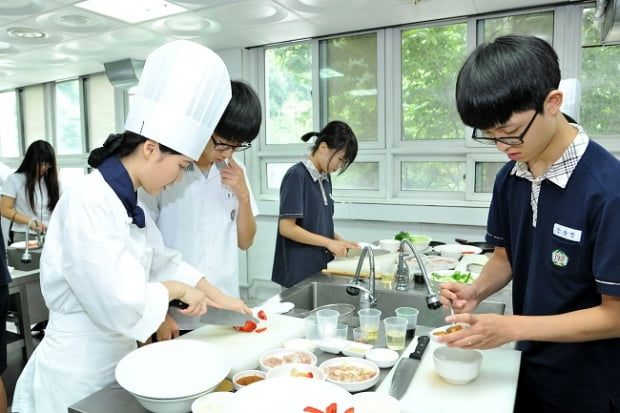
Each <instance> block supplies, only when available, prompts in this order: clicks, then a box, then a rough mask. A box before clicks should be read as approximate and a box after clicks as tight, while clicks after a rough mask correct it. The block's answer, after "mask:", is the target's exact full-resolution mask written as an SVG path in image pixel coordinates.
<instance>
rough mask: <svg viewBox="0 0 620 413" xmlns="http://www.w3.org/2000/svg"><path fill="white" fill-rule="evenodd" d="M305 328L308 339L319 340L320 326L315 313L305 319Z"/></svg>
mask: <svg viewBox="0 0 620 413" xmlns="http://www.w3.org/2000/svg"><path fill="white" fill-rule="evenodd" d="M304 329H305V334H306V338H307V339H308V340H318V339H320V337H319V326H318V321H317V319H316V316H315V315H311V316H308V317H306V318H305V319H304Z"/></svg>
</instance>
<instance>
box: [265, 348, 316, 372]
mask: <svg viewBox="0 0 620 413" xmlns="http://www.w3.org/2000/svg"><path fill="white" fill-rule="evenodd" d="M316 362H317V358H316V356H315V355H314V353H311V352H309V351H307V350H299V349H295V348H276V349H273V350H269V351H266V352H264V353H263V354H261V356H260V358H259V365H260V369H261V370H262V371H269V370H271V369H272V368H274V367H277V366H279V365H282V364H288V363H304V364H312V365H316Z"/></svg>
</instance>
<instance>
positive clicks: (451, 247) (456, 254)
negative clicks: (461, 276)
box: [433, 244, 482, 260]
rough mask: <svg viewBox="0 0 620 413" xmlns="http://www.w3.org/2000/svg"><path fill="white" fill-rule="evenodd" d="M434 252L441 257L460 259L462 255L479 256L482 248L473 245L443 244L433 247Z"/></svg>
mask: <svg viewBox="0 0 620 413" xmlns="http://www.w3.org/2000/svg"><path fill="white" fill-rule="evenodd" d="M433 250H434V251H435V252H438V253H439V255H441V256H442V257H449V258H454V259H457V260H458V259H460V258H461V257H462V256H463V255H464V254H480V253H481V252H482V248H479V247H476V246H474V245H462V244H444V245H437V246H435V247H433Z"/></svg>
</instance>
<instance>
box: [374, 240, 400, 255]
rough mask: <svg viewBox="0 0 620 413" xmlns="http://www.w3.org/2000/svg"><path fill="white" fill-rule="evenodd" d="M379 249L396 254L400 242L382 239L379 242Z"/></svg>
mask: <svg viewBox="0 0 620 413" xmlns="http://www.w3.org/2000/svg"><path fill="white" fill-rule="evenodd" d="M379 248H381V249H384V250H387V251H389V252H396V251H398V248H400V241H399V240H397V239H382V240H379Z"/></svg>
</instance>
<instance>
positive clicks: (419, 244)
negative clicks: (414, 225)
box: [409, 235, 433, 252]
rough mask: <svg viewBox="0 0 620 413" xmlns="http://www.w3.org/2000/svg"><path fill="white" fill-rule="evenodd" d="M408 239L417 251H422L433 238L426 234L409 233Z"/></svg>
mask: <svg viewBox="0 0 620 413" xmlns="http://www.w3.org/2000/svg"><path fill="white" fill-rule="evenodd" d="M409 240H410V241H411V243H412V244H413V246H414V247H415V248H416V249H417V250H418V252H422V251H424V250H425V249H427V248H428V246H429V245H430V244H431V241H432V240H433V239H432V238H431V237H429V236H426V235H409Z"/></svg>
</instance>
